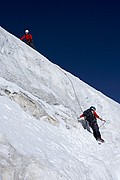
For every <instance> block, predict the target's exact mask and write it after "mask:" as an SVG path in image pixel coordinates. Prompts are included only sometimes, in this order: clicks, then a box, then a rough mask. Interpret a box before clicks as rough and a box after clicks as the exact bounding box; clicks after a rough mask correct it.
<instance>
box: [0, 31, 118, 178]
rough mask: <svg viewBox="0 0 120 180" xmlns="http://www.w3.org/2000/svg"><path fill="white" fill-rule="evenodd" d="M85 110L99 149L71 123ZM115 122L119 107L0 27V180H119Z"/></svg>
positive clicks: (81, 130)
mask: <svg viewBox="0 0 120 180" xmlns="http://www.w3.org/2000/svg"><path fill="white" fill-rule="evenodd" d="M91 105H94V106H95V107H96V108H97V113H98V114H99V115H100V117H102V118H103V119H105V120H106V123H105V124H104V125H102V122H101V121H100V120H98V124H99V126H101V125H102V126H101V127H100V132H101V135H102V137H103V138H104V139H105V143H104V144H101V145H98V143H97V141H96V140H95V138H94V137H93V135H92V131H91V133H90V132H89V131H87V129H84V128H83V126H82V124H81V123H80V122H78V120H77V117H78V116H79V115H80V114H81V113H82V111H83V110H84V109H87V108H89V107H90V106H91ZM119 117H120V104H118V103H117V102H115V101H113V100H112V99H110V98H108V97H106V96H105V95H103V94H102V93H101V92H99V91H97V90H95V89H94V88H92V87H90V86H89V85H87V84H86V83H84V82H83V81H81V80H80V79H79V78H77V77H75V76H73V75H72V74H70V73H69V72H66V71H65V70H63V69H62V68H60V67H59V66H57V65H56V64H53V63H52V62H50V61H49V60H48V59H47V58H45V57H44V56H42V55H41V54H40V53H38V52H37V51H35V50H34V49H32V48H30V47H29V46H27V45H26V44H25V43H24V42H22V41H20V40H19V39H18V38H16V37H15V36H13V35H12V34H10V33H8V32H7V31H6V30H4V29H3V28H2V27H0V180H120V119H119ZM82 120H83V119H82Z"/></svg>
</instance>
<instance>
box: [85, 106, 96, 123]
mask: <svg viewBox="0 0 120 180" xmlns="http://www.w3.org/2000/svg"><path fill="white" fill-rule="evenodd" d="M83 115H84V117H85V120H87V121H88V122H89V123H91V122H95V121H96V117H95V115H94V114H93V113H92V111H91V109H87V110H85V111H84V112H83Z"/></svg>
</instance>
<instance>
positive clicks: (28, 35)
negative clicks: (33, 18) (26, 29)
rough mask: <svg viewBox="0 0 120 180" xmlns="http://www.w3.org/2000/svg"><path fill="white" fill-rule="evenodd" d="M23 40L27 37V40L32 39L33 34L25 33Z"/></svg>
mask: <svg viewBox="0 0 120 180" xmlns="http://www.w3.org/2000/svg"><path fill="white" fill-rule="evenodd" d="M20 39H21V40H23V39H26V41H31V40H32V35H31V34H25V35H24V36H23V37H21V38H20Z"/></svg>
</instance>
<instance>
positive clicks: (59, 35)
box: [0, 0, 120, 103]
mask: <svg viewBox="0 0 120 180" xmlns="http://www.w3.org/2000/svg"><path fill="white" fill-rule="evenodd" d="M0 22H1V24H0V25H1V26H2V27H3V28H5V29H6V30H7V31H9V32H10V33H12V34H14V35H15V36H17V37H18V38H20V37H21V36H23V35H24V30H25V29H29V30H30V32H31V34H32V35H33V40H34V45H35V47H36V49H37V50H38V51H39V52H40V53H41V54H43V55H44V56H46V57H47V58H48V59H49V60H50V61H52V62H53V63H55V64H58V65H59V66H60V67H62V68H63V69H65V70H67V71H69V72H70V73H72V74H73V75H75V76H77V77H79V78H80V79H81V80H83V81H84V82H86V83H87V84H89V85H90V86H92V87H94V88H95V89H97V90H99V91H101V92H102V93H104V94H105V95H107V96H108V97H110V98H112V99H113V100H115V101H117V102H119V103H120V93H119V92H120V84H119V82H120V80H119V79H120V70H119V69H120V3H119V2H118V1H114V2H113V1H111V0H92V1H91V0H84V1H81V0H61V1H57V0H56V1H54V0H51V1H49V0H40V1H39V2H37V1H32V2H31V1H29V2H28V1H23V0H21V1H14V0H13V1H12V0H11V1H10V0H9V1H8V0H6V1H4V0H2V1H1V10H0Z"/></svg>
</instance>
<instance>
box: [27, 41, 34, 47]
mask: <svg viewBox="0 0 120 180" xmlns="http://www.w3.org/2000/svg"><path fill="white" fill-rule="evenodd" d="M26 43H27V44H28V45H29V46H30V47H32V48H33V49H35V47H34V45H33V41H27V42H26Z"/></svg>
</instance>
